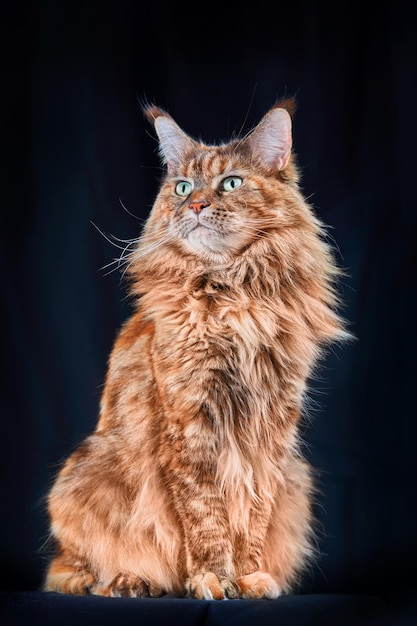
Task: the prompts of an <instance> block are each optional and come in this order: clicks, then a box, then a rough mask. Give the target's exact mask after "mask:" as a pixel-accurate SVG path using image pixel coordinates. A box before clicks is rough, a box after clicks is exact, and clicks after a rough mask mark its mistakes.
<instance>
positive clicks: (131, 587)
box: [92, 574, 164, 598]
mask: <svg viewBox="0 0 417 626" xmlns="http://www.w3.org/2000/svg"><path fill="white" fill-rule="evenodd" d="M92 592H93V593H94V594H96V595H100V596H110V597H113V598H159V597H160V596H162V595H164V591H163V590H162V589H161V588H160V587H157V586H155V585H151V584H147V583H145V581H144V580H142V578H138V577H137V576H134V575H132V574H119V575H118V576H116V577H115V578H114V579H113V580H112V582H111V583H110V585H107V587H101V588H100V587H95V588H93V590H92Z"/></svg>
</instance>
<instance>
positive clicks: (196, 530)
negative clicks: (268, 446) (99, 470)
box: [163, 416, 240, 600]
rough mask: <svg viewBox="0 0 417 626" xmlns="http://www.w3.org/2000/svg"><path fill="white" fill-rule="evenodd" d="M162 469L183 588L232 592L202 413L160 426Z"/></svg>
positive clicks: (225, 527)
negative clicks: (179, 547) (177, 534)
mask: <svg viewBox="0 0 417 626" xmlns="http://www.w3.org/2000/svg"><path fill="white" fill-rule="evenodd" d="M164 439H165V445H163V450H164V454H163V456H164V461H165V462H164V474H165V477H166V481H167V485H168V486H169V489H170V491H171V496H172V500H173V502H174V505H175V508H176V510H177V514H178V517H179V521H180V523H181V527H182V531H183V541H184V551H185V557H186V558H185V560H186V563H185V565H186V581H185V593H186V595H188V596H189V597H193V598H198V599H206V600H212V599H216V600H221V599H226V598H238V597H239V596H240V593H239V588H238V586H237V584H236V580H235V568H234V561H233V550H232V542H231V538H230V528H229V520H228V515H227V511H226V506H225V502H224V498H223V496H222V493H221V490H220V488H219V486H218V484H217V483H216V476H215V468H216V460H217V456H218V452H217V449H216V443H215V440H214V438H213V433H212V432H211V430H210V428H209V427H207V424H206V423H205V419H204V416H201V418H200V419H199V418H197V419H195V420H193V421H192V423H189V424H188V425H187V426H186V427H185V428H181V427H180V425H179V424H178V422H177V423H176V424H175V425H172V426H171V428H168V429H167V431H166V432H165V437H164Z"/></svg>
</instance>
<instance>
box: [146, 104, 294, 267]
mask: <svg viewBox="0 0 417 626" xmlns="http://www.w3.org/2000/svg"><path fill="white" fill-rule="evenodd" d="M288 108H290V107H289V106H287V107H284V106H283V105H276V106H274V107H273V108H272V109H270V110H269V111H268V112H267V113H266V115H265V116H264V117H263V118H262V120H261V121H260V122H259V124H258V125H257V126H256V127H255V129H254V130H252V132H250V133H249V134H248V135H246V136H245V137H244V138H243V139H232V140H231V141H229V142H228V143H223V144H220V145H206V144H204V143H202V142H200V141H196V140H195V139H193V138H191V137H190V136H188V135H187V134H186V133H185V132H184V131H183V130H182V129H181V128H180V127H179V126H178V124H177V123H176V122H175V121H174V120H173V119H172V117H171V116H170V115H169V114H168V113H166V112H165V111H164V110H162V109H159V108H157V107H155V106H148V107H147V108H146V109H145V114H146V116H147V118H148V120H149V121H150V122H151V123H153V124H154V127H155V130H156V134H157V136H158V139H159V150H160V155H161V158H162V160H163V162H164V164H165V165H166V170H167V171H166V176H165V178H164V180H163V181H162V184H161V189H160V192H159V194H158V197H157V199H156V202H155V205H154V207H153V210H152V213H151V216H150V219H149V221H148V225H147V228H146V231H145V232H146V233H147V235H148V238H149V236H151V238H153V239H154V241H155V243H156V239H158V238H159V239H160V241H161V243H162V241H163V242H164V243H165V244H166V245H168V246H170V247H173V248H177V249H178V250H179V251H180V252H181V253H187V254H192V255H196V256H197V257H198V258H201V259H206V260H208V261H212V262H219V261H220V262H224V261H227V260H228V259H230V258H233V256H235V255H237V254H240V253H241V252H242V250H243V249H246V248H248V246H250V245H251V244H252V243H253V242H255V241H259V239H260V238H262V237H265V236H266V235H267V233H268V231H271V230H272V229H277V228H280V227H285V226H286V225H288V224H289V223H290V222H291V220H292V219H294V218H295V217H296V216H295V214H294V208H293V209H292V210H291V207H290V206H289V205H293V206H294V204H296V202H295V201H294V193H296V189H297V184H296V183H297V172H296V168H295V165H294V163H293V160H292V157H291V147H292V135H291V115H290V113H289V112H288V110H287V109H288ZM295 213H297V211H295Z"/></svg>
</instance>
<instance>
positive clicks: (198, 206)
mask: <svg viewBox="0 0 417 626" xmlns="http://www.w3.org/2000/svg"><path fill="white" fill-rule="evenodd" d="M207 206H210V202H207V200H197V201H196V202H190V204H189V207H190V209H192V210H193V211H194V213H195V214H196V215H198V214H199V213H201V211H202V210H203V209H205V208H206V207H207Z"/></svg>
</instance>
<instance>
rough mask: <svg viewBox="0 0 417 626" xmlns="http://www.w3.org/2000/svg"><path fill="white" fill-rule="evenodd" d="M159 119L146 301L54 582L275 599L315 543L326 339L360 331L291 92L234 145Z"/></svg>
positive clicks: (84, 475) (113, 386) (76, 479)
mask: <svg viewBox="0 0 417 626" xmlns="http://www.w3.org/2000/svg"><path fill="white" fill-rule="evenodd" d="M287 108H288V107H287ZM146 114H147V117H148V119H149V120H150V121H151V122H152V123H154V125H155V129H156V133H157V135H158V138H159V145H160V152H161V156H162V158H163V161H164V162H165V164H166V166H167V172H166V176H165V178H164V180H163V181H162V184H161V188H160V191H159V194H158V196H157V198H156V201H155V204H154V207H153V209H152V212H151V214H150V217H149V219H148V221H147V224H146V226H145V228H144V230H143V233H142V235H141V237H140V239H139V240H138V243H137V246H136V247H135V250H134V251H133V252H132V253H131V254H130V256H129V258H128V265H129V267H128V271H129V274H130V278H131V293H132V294H133V296H134V298H135V301H136V307H135V311H134V313H133V315H132V317H131V318H130V319H129V320H128V321H127V322H126V324H125V325H124V326H123V328H122V330H121V332H120V334H119V336H118V338H117V340H116V342H115V345H114V348H113V351H112V354H111V357H110V360H109V367H108V373H107V378H106V384H105V388H104V393H103V397H102V401H101V413H100V419H99V421H98V425H97V428H96V430H95V432H94V433H93V434H92V435H91V436H90V437H88V438H87V439H86V440H85V441H84V442H83V443H82V444H81V446H80V447H79V448H78V449H77V450H76V451H75V452H74V453H73V454H72V455H71V456H70V457H69V459H68V460H67V461H66V463H65V464H64V465H63V467H62V469H61V471H60V473H59V475H58V477H57V479H56V482H55V484H54V485H53V487H52V489H51V491H50V494H49V498H48V507H49V514H50V518H51V533H52V536H53V537H54V539H55V541H56V544H57V552H56V555H55V556H54V558H53V560H52V561H51V564H50V567H49V570H48V573H47V577H46V582H45V589H46V590H51V591H59V592H63V593H77V594H83V593H93V594H102V595H113V596H124V595H127V596H159V595H161V594H163V593H179V594H183V593H184V594H187V595H189V596H192V597H196V598H206V599H223V598H237V597H245V598H275V597H277V596H278V595H279V594H280V593H282V592H288V591H290V590H291V588H292V587H293V585H294V584H295V582H296V581H297V579H298V576H299V574H300V573H301V572H302V570H303V568H304V567H305V566H306V564H307V563H308V562H309V559H310V558H311V556H312V553H313V550H312V521H313V520H312V512H311V507H312V489H313V486H312V479H311V471H310V468H309V466H308V464H307V463H306V462H305V460H303V458H302V456H301V453H300V447H299V441H298V427H299V420H300V414H301V411H302V405H303V398H304V395H305V391H306V383H307V380H308V378H309V376H310V375H311V372H312V369H313V367H314V365H315V364H316V362H317V359H318V358H319V356H320V355H321V351H322V348H323V347H324V346H325V345H326V344H328V343H329V342H333V341H336V340H340V339H343V338H344V337H346V333H345V331H344V329H343V324H342V322H341V320H340V318H339V317H338V315H337V314H336V312H335V307H336V305H337V298H336V295H335V292H334V288H333V284H334V281H335V278H336V277H337V275H338V270H337V268H336V265H335V263H334V260H333V257H332V254H331V251H330V249H329V247H328V246H327V244H326V242H325V239H324V237H323V229H322V226H321V224H320V223H319V221H318V220H317V219H316V217H315V216H314V215H313V212H312V210H311V208H310V207H309V206H308V205H307V203H306V202H305V200H304V199H303V197H302V195H301V193H300V190H299V187H298V175H297V170H296V167H295V164H294V161H293V157H292V154H291V117H290V115H289V113H288V111H287V110H286V107H285V105H277V106H275V107H273V108H272V109H271V110H270V111H268V112H267V114H266V115H265V116H264V118H263V119H262V120H261V122H260V123H259V124H258V126H257V127H256V128H255V129H254V130H253V131H252V132H251V133H250V134H249V135H248V136H246V137H244V138H243V139H234V140H232V141H230V142H228V143H226V144H222V145H216V146H209V145H205V144H203V143H200V142H197V141H195V140H194V139H192V138H190V137H189V136H188V135H186V133H184V131H182V130H181V129H180V128H179V126H178V125H177V124H176V123H175V122H174V120H173V119H172V118H171V117H170V116H169V115H168V114H167V113H166V112H165V111H163V110H161V109H157V108H156V107H148V108H147V111H146Z"/></svg>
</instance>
